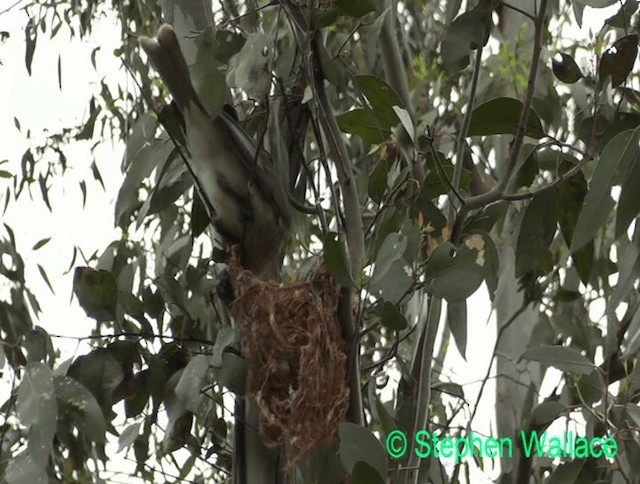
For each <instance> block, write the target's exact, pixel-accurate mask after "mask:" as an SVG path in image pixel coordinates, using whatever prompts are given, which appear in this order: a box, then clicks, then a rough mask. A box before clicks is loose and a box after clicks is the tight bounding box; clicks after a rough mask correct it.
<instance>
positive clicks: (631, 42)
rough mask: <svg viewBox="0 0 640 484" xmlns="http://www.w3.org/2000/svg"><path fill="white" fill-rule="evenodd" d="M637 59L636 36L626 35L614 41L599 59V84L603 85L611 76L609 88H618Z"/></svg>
mask: <svg viewBox="0 0 640 484" xmlns="http://www.w3.org/2000/svg"><path fill="white" fill-rule="evenodd" d="M636 57H638V36H637V35H635V34H633V35H627V36H626V37H622V38H621V39H618V40H616V41H615V42H614V43H613V45H612V46H611V47H610V48H609V49H607V50H606V51H605V52H604V53H603V54H602V57H601V58H600V64H599V66H598V76H599V81H600V83H601V84H604V82H605V81H606V79H607V77H609V76H611V87H618V86H619V85H620V84H622V83H623V82H624V81H625V80H626V78H627V76H628V75H629V73H630V72H631V69H633V64H635V62H636Z"/></svg>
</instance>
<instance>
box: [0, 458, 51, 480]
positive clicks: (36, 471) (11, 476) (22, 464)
mask: <svg viewBox="0 0 640 484" xmlns="http://www.w3.org/2000/svg"><path fill="white" fill-rule="evenodd" d="M46 462H47V459H46V458H45V459H42V460H38V459H36V458H34V457H33V456H32V455H31V454H29V452H26V451H25V452H21V453H20V454H18V455H17V456H16V457H14V458H13V459H11V460H10V461H9V463H8V464H7V469H6V471H5V473H4V476H3V477H4V479H5V480H6V482H7V484H25V483H29V484H48V483H49V482H50V481H49V478H48V477H47V472H46V465H45V464H46Z"/></svg>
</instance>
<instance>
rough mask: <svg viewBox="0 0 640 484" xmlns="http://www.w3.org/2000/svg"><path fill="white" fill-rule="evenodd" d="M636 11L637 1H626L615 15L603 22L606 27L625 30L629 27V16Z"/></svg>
mask: <svg viewBox="0 0 640 484" xmlns="http://www.w3.org/2000/svg"><path fill="white" fill-rule="evenodd" d="M637 10H638V0H627V1H626V2H625V3H624V5H623V6H621V7H620V9H619V10H618V11H617V12H616V14H615V15H613V16H611V17H609V18H608V19H607V20H605V21H604V23H605V24H606V25H611V26H612V27H617V28H619V29H626V28H628V27H629V20H630V19H631V16H632V15H633V14H634V13H636V11H637Z"/></svg>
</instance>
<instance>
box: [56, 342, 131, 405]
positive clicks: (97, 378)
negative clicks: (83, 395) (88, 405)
mask: <svg viewBox="0 0 640 484" xmlns="http://www.w3.org/2000/svg"><path fill="white" fill-rule="evenodd" d="M67 375H68V376H70V377H71V378H73V379H74V380H76V381H77V382H79V383H80V384H82V385H83V386H84V387H85V388H86V389H87V390H89V391H90V392H91V394H92V395H93V396H94V397H95V399H96V401H97V402H98V404H99V405H100V407H101V408H102V409H103V412H105V411H106V410H109V409H110V408H111V405H112V403H113V391H114V390H115V389H116V388H117V387H118V385H119V384H120V383H121V382H122V380H123V378H124V373H123V371H122V367H121V366H120V364H119V363H118V361H117V360H116V359H115V358H114V357H113V356H112V355H111V353H110V352H109V351H108V350H107V349H105V348H98V349H96V350H93V351H92V352H91V353H89V354H88V355H83V356H80V357H79V358H77V359H76V360H75V361H74V362H73V364H72V365H71V366H70V367H69V371H68V372H67Z"/></svg>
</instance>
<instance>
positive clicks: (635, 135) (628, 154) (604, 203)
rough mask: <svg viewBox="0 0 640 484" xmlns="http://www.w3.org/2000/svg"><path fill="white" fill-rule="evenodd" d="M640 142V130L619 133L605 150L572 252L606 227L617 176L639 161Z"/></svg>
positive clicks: (585, 205)
mask: <svg viewBox="0 0 640 484" xmlns="http://www.w3.org/2000/svg"><path fill="white" fill-rule="evenodd" d="M639 140H640V128H636V129H635V130H633V131H624V132H622V133H620V134H619V135H617V136H616V137H615V138H613V139H612V140H611V141H609V143H607V146H605V147H604V150H603V151H602V155H601V156H600V161H599V162H598V165H597V166H596V169H595V171H594V173H593V177H592V178H591V186H590V187H589V192H588V193H587V195H586V197H585V199H584V204H583V206H582V210H581V211H580V216H579V217H578V221H577V223H576V227H575V230H574V233H573V238H572V239H571V244H570V249H571V252H575V251H577V250H578V249H580V248H582V247H584V246H585V245H586V244H587V243H588V242H589V241H590V240H592V239H593V237H594V236H595V234H596V232H597V231H598V229H599V228H600V227H602V226H603V225H604V222H605V221H606V219H607V216H608V215H609V213H610V212H611V209H612V208H613V205H614V204H613V200H612V199H611V195H610V192H611V187H612V186H613V183H614V176H615V174H616V173H617V172H620V173H625V172H626V171H627V169H628V167H629V165H630V163H631V162H632V161H633V160H634V159H636V158H637V157H638V154H639V152H640V151H639V148H638V141H639Z"/></svg>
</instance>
